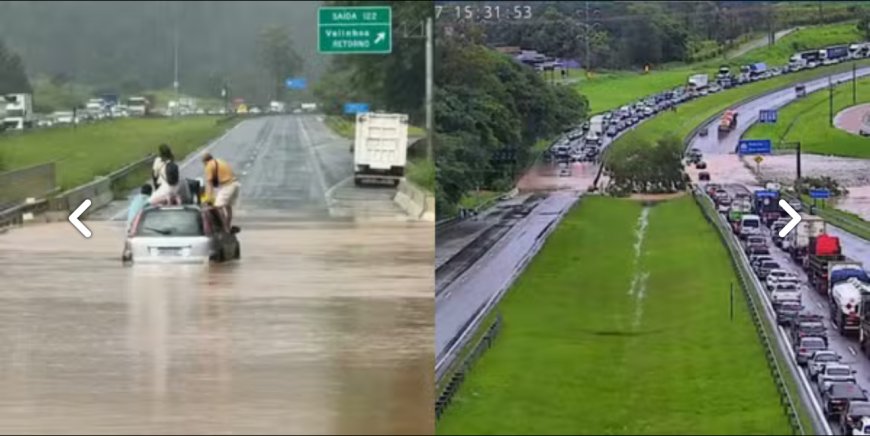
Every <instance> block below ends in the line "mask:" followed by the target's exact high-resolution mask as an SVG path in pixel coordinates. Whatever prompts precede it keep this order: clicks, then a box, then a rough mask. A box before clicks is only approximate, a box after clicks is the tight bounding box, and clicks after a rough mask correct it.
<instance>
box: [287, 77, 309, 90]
mask: <svg viewBox="0 0 870 436" xmlns="http://www.w3.org/2000/svg"><path fill="white" fill-rule="evenodd" d="M284 83H285V84H287V89H305V88H306V87H308V81H307V80H305V78H304V77H290V78H288V79H287V80H286V81H285V82H284Z"/></svg>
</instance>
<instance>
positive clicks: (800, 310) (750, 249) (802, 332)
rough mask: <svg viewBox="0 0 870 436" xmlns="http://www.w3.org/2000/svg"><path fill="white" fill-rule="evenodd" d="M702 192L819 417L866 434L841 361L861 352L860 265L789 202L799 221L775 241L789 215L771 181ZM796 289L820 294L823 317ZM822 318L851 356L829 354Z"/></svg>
mask: <svg viewBox="0 0 870 436" xmlns="http://www.w3.org/2000/svg"><path fill="white" fill-rule="evenodd" d="M693 159H697V157H696V156H694V155H693ZM704 189H705V192H706V194H707V195H708V196H709V197H710V198H711V199H712V200H713V202H714V203H715V204H716V208H717V211H718V212H719V213H720V214H721V215H722V216H723V219H725V220H727V222H728V223H729V224H730V226H731V229H732V231H733V232H734V234H735V236H737V237H738V238H739V240H740V241H741V244H742V248H743V250H744V253H745V254H746V256H747V258H748V259H749V265H750V266H751V268H752V270H753V272H754V273H755V275H756V276H757V277H758V279H759V281H760V282H761V283H762V285H763V286H764V287H765V288H766V292H767V297H768V298H767V300H768V301H769V302H770V304H771V306H772V308H773V311H774V313H775V316H776V322H777V324H779V325H780V326H781V327H783V328H784V329H785V330H786V331H787V333H788V336H789V342H790V343H791V345H792V352H793V353H794V360H795V362H796V363H797V364H798V365H799V366H800V367H801V368H802V369H803V371H805V374H806V376H807V378H808V380H809V381H810V383H811V384H812V385H813V386H814V388H815V390H816V392H817V394H818V398H819V400H820V405H821V407H822V409H823V411H824V413H825V416H826V417H827V418H828V419H829V421H830V422H832V423H834V424H838V425H839V426H840V428H841V429H842V430H843V432H844V433H843V434H870V391H868V390H867V389H865V387H864V386H863V385H862V384H861V383H860V382H859V379H858V377H857V371H856V370H855V369H854V368H853V367H852V365H850V364H849V363H848V362H847V359H848V358H852V359H859V358H861V356H860V354H865V355H866V354H867V352H868V347H867V342H868V340H870V310H868V309H870V277H868V274H867V272H866V271H865V270H864V266H863V264H862V263H861V262H859V261H856V260H853V259H850V258H849V257H847V256H846V254H845V253H844V252H843V249H842V247H841V245H840V239H839V238H838V237H837V236H833V235H831V234H830V233H829V232H828V229H827V224H826V223H825V221H824V220H823V219H822V218H820V217H818V216H814V215H811V214H806V213H803V212H802V211H801V209H802V205H801V203H800V202H798V201H796V200H790V201H789V202H788V203H789V205H791V206H792V208H793V209H795V211H797V212H798V213H800V215H801V220H800V221H799V222H798V223H797V225H796V226H794V228H792V229H790V231H787V232H782V233H785V235H784V236H781V235H780V233H781V230H783V228H785V227H786V226H788V225H789V223H790V222H791V221H792V218H791V217H789V216H788V214H787V213H785V211H783V209H782V208H781V207H780V205H779V201H780V199H782V198H783V195H782V194H781V187H780V186H779V185H778V184H776V183H767V184H766V186H765V189H759V190H756V191H755V192H752V193H750V192H749V191H748V190H746V188H743V187H742V186H740V187H735V186H733V185H729V186H723V185H720V184H717V183H707V184H706V185H705V187H704ZM768 229H769V230H768ZM789 263H790V264H789ZM803 290H808V291H809V292H813V293H816V294H817V295H819V296H821V297H822V299H823V300H824V301H825V302H826V304H827V312H828V313H827V317H826V316H824V315H823V314H822V313H819V312H814V311H813V310H812V308H811V306H812V305H811V304H810V302H809V301H804V300H805V298H802V295H804V294H803V292H802V291H803ZM816 307H824V306H823V305H817V306H816ZM826 318H827V319H829V320H830V323H829V324H830V326H831V327H832V330H831V331H832V332H834V334H836V335H839V336H840V337H841V338H837V340H838V342H855V341H857V345H858V348H859V350H860V351H858V353H857V354H858V355H857V356H851V355H848V356H846V355H843V353H838V352H837V351H835V350H833V349H832V348H833V347H832V346H831V345H832V344H831V341H832V339H835V338H833V337H830V336H829V329H828V324H827V323H826ZM841 339H842V340H841Z"/></svg>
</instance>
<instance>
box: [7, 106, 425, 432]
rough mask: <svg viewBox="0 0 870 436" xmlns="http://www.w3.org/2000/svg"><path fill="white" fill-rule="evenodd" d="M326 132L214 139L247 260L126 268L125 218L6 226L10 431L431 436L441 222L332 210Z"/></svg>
mask: <svg viewBox="0 0 870 436" xmlns="http://www.w3.org/2000/svg"><path fill="white" fill-rule="evenodd" d="M320 124H321V123H320V120H318V119H315V118H311V119H299V118H293V117H283V118H272V119H268V118H264V119H255V120H250V121H245V122H243V123H242V124H240V125H239V126H238V127H237V128H235V129H234V130H232V131H231V132H230V133H228V134H227V135H225V136H224V137H223V138H222V139H219V140H217V141H216V142H215V143H214V144H213V145H212V146H211V150H212V151H213V152H214V153H215V155H216V156H220V157H222V158H225V159H226V160H227V161H229V162H230V163H231V164H232V165H233V166H234V167H235V168H236V169H237V173H238V174H239V176H240V179H241V184H242V187H243V188H242V192H241V199H240V203H239V207H238V214H237V216H236V219H235V220H234V221H235V224H238V225H239V226H240V227H241V229H242V230H241V233H240V234H239V240H240V244H241V253H242V255H241V256H242V257H241V260H240V261H238V262H231V263H227V264H223V265H145V264H138V265H133V266H129V267H124V266H122V264H121V261H120V254H121V249H122V247H123V226H124V221H123V219H124V218H125V211H123V210H119V211H112V213H105V214H102V218H99V215H97V214H95V215H94V217H93V218H92V219H89V220H86V221H85V224H86V225H87V226H88V227H89V228H90V229H91V230H92V232H93V237H92V238H91V239H87V240H86V239H84V238H83V237H82V236H81V235H79V234H78V233H77V232H76V230H75V229H74V228H73V227H72V226H71V225H70V224H69V223H68V222H60V223H51V224H32V225H29V226H26V227H23V228H15V229H12V230H10V231H8V232H6V233H5V234H0V283H2V286H0V385H2V386H3V395H2V398H0V433H3V434H34V433H38V434H46V433H48V434H239V433H242V434H298V433H302V434H372V433H374V434H431V433H432V432H433V429H434V413H433V410H432V404H433V400H434V387H433V386H432V380H433V379H434V373H433V368H434V366H435V365H434V360H435V359H434V353H433V337H434V321H433V320H434V301H433V295H434V289H433V283H434V271H433V268H432V265H433V259H434V251H435V248H434V226H433V224H432V223H416V222H408V221H407V220H401V219H399V218H401V217H400V216H399V212H400V211H397V210H394V209H390V208H388V207H387V206H388V205H387V202H390V203H391V200H389V198H388V197H387V196H386V195H384V196H383V197H384V198H380V197H379V198H375V197H374V196H373V195H370V194H368V191H365V192H361V193H360V195H359V196H357V197H355V201H356V202H354V203H353V204H352V205H351V206H352V207H346V208H344V209H343V210H344V211H346V212H350V216H346V215H347V214H346V213H345V214H343V215H344V217H342V218H335V217H332V218H330V216H333V215H334V214H332V213H330V212H331V209H332V204H331V203H334V202H333V201H331V200H330V194H331V193H332V192H337V191H338V190H339V189H338V188H336V189H333V188H332V187H333V186H336V185H337V183H338V182H340V179H342V178H344V177H347V175H348V174H350V172H351V168H352V167H351V166H350V165H349V162H348V159H349V158H348V157H347V144H348V143H347V142H345V143H344V146H341V144H340V143H339V142H337V141H335V144H334V147H333V148H334V149H335V150H339V149H341V151H342V154H341V155H340V156H338V157H335V158H334V159H331V160H330V159H329V155H330V152H331V150H330V149H328V148H322V149H317V148H318V147H319V145H320V143H321V141H323V143H325V144H326V145H327V146H332V143H331V142H330V143H327V142H326V139H330V140H331V138H327V137H326V136H325V135H324V134H323V132H322V129H321V130H318V129H320V126H319V125H320ZM309 132H319V133H309ZM181 169H182V173H183V175H184V176H185V177H196V176H197V175H199V174H201V171H202V164H201V163H199V162H198V161H197V160H196V157H195V156H194V157H192V158H191V159H190V160H189V162H187V163H186V164H184V165H182V168H181ZM330 191H331V192H330ZM372 192H375V191H372ZM382 205H383V206H382ZM113 218H114V219H113Z"/></svg>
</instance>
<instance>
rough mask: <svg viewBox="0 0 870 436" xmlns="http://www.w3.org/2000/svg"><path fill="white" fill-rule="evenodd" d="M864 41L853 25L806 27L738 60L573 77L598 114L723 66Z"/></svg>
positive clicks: (775, 60) (775, 62)
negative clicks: (576, 79)
mask: <svg viewBox="0 0 870 436" xmlns="http://www.w3.org/2000/svg"><path fill="white" fill-rule="evenodd" d="M860 40H863V37H862V36H861V35H860V33H859V32H858V31H857V29H856V28H855V24H854V23H853V22H849V23H840V24H829V25H823V26H817V27H807V28H802V29H800V30H798V31H795V32H793V33H791V34H789V35H787V36H785V37H783V38H782V39H780V40H778V41H777V42H776V44H775V45H774V46H773V47H768V46H765V47H762V48H757V49H754V50H751V51H749V52H748V53H746V54H744V55H743V56H740V57H738V58H733V59H728V60H725V59H723V58H716V59H712V60H708V61H704V62H699V63H693V64H689V65H685V64H683V65H674V66H671V67H664V68H662V67H658V66H654V68H653V69H652V70H651V71H650V72H649V73H647V74H643V73H640V72H634V71H613V72H601V73H595V74H593V77H592V79H587V78H586V76H585V74H584V73H582V72H579V71H576V72H572V77H577V78H578V79H579V81H578V82H577V84H576V86H577V89H578V90H579V91H580V93H582V94H583V95H585V96H586V97H587V98H588V99H589V106H590V113H598V112H603V111H607V110H611V109H615V108H618V107H620V106H622V105H625V104H628V103H630V102H633V101H635V100H637V99H638V98H640V97H644V96H648V95H651V94H654V93H656V92H660V91H664V90H666V89H670V88H673V87H676V86H679V85H683V84H685V83H686V80H687V79H688V77H689V76H690V75H692V74H697V73H708V74H710V75H711V78H712V77H713V75H714V74H715V73H716V72H717V71H718V69H719V66H720V65H721V64H729V65H731V66H732V69H733V67H739V66H740V65H745V64H748V63H752V62H765V63H767V64H768V66H771V67H773V66H782V65H785V64H787V63H788V58H789V57H790V56H791V55H792V54H794V52H795V51H799V50H804V49H810V48H820V47H826V46H830V45H834V44H845V43H850V42H855V41H860Z"/></svg>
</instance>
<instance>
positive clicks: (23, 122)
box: [3, 94, 34, 130]
mask: <svg viewBox="0 0 870 436" xmlns="http://www.w3.org/2000/svg"><path fill="white" fill-rule="evenodd" d="M3 103H4V106H5V108H6V114H5V115H4V117H3V127H4V128H5V129H6V130H24V129H29V128H30V127H32V126H33V122H34V116H33V96H32V95H30V94H6V95H4V96H3Z"/></svg>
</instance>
